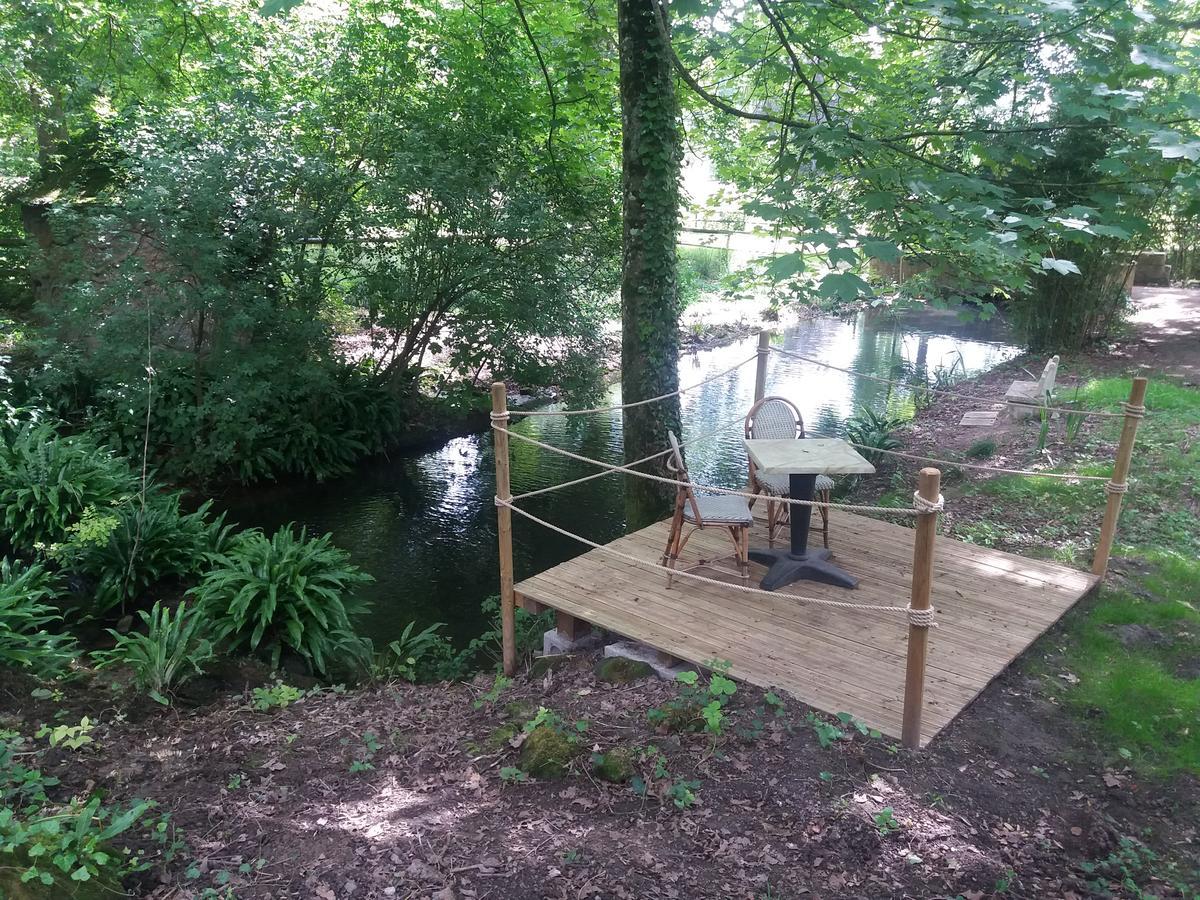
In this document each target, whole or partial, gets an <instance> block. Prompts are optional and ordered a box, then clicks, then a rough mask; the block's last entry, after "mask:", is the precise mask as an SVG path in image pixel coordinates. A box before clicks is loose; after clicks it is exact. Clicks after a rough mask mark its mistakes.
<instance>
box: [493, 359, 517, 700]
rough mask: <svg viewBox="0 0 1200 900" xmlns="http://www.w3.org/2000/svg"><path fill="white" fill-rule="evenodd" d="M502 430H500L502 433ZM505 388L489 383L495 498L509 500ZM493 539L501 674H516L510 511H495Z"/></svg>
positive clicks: (498, 384) (506, 394) (500, 509)
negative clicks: (497, 553)
mask: <svg viewBox="0 0 1200 900" xmlns="http://www.w3.org/2000/svg"><path fill="white" fill-rule="evenodd" d="M502 429H503V430H502ZM507 429H508V386H507V385H506V384H505V383H504V382H503V381H494V382H492V440H493V447H494V448H495V453H496V496H497V497H499V498H500V499H501V500H511V499H512V491H511V490H510V489H509V485H508V435H507V434H505V430H507ZM496 535H497V537H498V538H499V541H500V630H501V634H502V635H503V640H504V674H505V675H508V676H509V677H511V676H513V675H516V674H517V628H516V619H515V616H516V612H515V610H514V609H513V606H514V598H513V555H512V510H510V509H509V508H508V507H507V506H497V507H496Z"/></svg>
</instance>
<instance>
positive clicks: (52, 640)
mask: <svg viewBox="0 0 1200 900" xmlns="http://www.w3.org/2000/svg"><path fill="white" fill-rule="evenodd" d="M55 589H56V581H55V578H54V576H52V575H51V574H50V573H49V572H47V571H46V570H45V569H44V568H43V567H42V566H40V565H34V566H25V565H23V564H21V563H20V562H10V561H9V560H7V559H5V560H0V666H11V667H14V668H23V669H30V670H32V671H34V672H37V673H38V674H40V675H47V674H50V673H52V672H55V671H57V670H59V669H62V668H63V667H65V666H66V665H67V664H68V663H69V662H70V661H71V660H72V659H74V658H75V654H76V646H75V641H74V639H72V638H71V637H70V636H69V635H63V634H57V633H55V632H54V631H51V630H47V627H48V626H53V625H54V624H55V623H58V622H60V621H61V618H62V617H61V616H59V615H58V614H57V612H56V611H55V610H54V608H53V607H52V606H50V605H49V603H48V601H49V600H51V599H53V597H54V594H55Z"/></svg>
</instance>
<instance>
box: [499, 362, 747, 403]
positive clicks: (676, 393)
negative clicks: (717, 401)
mask: <svg viewBox="0 0 1200 900" xmlns="http://www.w3.org/2000/svg"><path fill="white" fill-rule="evenodd" d="M756 359H758V354H757V353H756V354H754V356H751V357H749V358H748V359H743V360H742V361H741V362H740V363H738V364H737V365H735V366H730V367H729V368H728V369H725V370H724V371H721V372H718V373H717V374H716V375H710V376H709V377H708V378H705V379H704V380H703V381H697V382H696V383H695V384H690V385H688V386H687V387H683V388H679V389H678V390H674V391H669V392H668V393H665V394H659V395H658V396H657V397H647V398H646V399H645V400H635V401H633V402H632V403H618V404H616V405H615V406H596V407H592V408H590V409H529V410H520V409H510V410H508V415H509V416H592V415H598V414H600V413H610V412H620V411H621V410H623V409H633V408H634V407H636V406H645V405H647V404H649V403H658V402H659V401H660V400H668V399H670V398H671V397H678V396H679V395H681V394H686V393H687V392H688V391H694V390H696V388H700V387H704V385H706V384H712V383H713V382H714V381H719V380H720V379H722V378H724V377H725V376H726V375H730V374H732V373H733V372H736V371H737V370H738V369H740V368H741V367H742V366H744V365H746V364H747V363H750V362H754V361H755V360H756Z"/></svg>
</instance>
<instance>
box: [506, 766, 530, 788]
mask: <svg viewBox="0 0 1200 900" xmlns="http://www.w3.org/2000/svg"><path fill="white" fill-rule="evenodd" d="M500 780H501V781H503V782H504V783H505V784H520V783H521V782H524V781H528V780H529V773H528V772H526V771H525V770H523V769H519V768H517V767H516V766H501V767H500Z"/></svg>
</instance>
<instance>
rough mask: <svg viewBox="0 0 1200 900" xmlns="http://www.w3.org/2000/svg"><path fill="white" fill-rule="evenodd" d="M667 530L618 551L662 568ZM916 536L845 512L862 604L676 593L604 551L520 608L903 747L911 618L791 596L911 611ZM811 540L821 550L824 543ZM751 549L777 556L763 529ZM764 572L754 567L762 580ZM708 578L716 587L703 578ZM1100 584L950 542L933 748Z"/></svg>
mask: <svg viewBox="0 0 1200 900" xmlns="http://www.w3.org/2000/svg"><path fill="white" fill-rule="evenodd" d="M761 508H762V507H761V506H760V507H759V510H761ZM756 511H758V510H756ZM667 524H668V523H666V522H659V523H658V524H655V525H651V526H650V527H648V528H645V529H643V530H641V531H638V532H635V533H634V534H631V535H627V536H625V537H623V538H620V539H618V540H616V541H614V542H613V543H612V544H611V545H610V546H612V547H614V548H616V549H620V550H622V551H624V552H626V553H628V554H631V555H633V556H636V557H639V558H643V559H646V560H648V561H651V562H658V560H659V559H660V558H661V554H662V549H663V545H664V544H665V543H666V540H667ZM530 527H533V528H536V527H537V526H530ZM913 535H914V532H913V531H912V530H911V529H909V528H905V527H903V526H899V525H894V524H891V523H888V522H882V521H879V520H877V519H870V518H865V517H862V516H856V515H851V514H848V513H845V512H843V511H841V510H834V511H833V515H832V519H831V521H830V544H831V549H832V550H833V553H834V561H835V562H837V563H838V564H839V565H840V566H842V567H843V568H845V569H846V570H848V571H849V572H851V573H853V574H855V575H857V576H858V577H859V578H861V583H860V584H859V586H858V588H856V589H855V590H845V589H842V588H837V587H832V586H826V585H821V584H816V583H813V582H800V583H798V584H796V585H793V586H792V587H790V588H786V589H784V590H781V591H779V592H777V594H776V595H775V596H772V597H764V596H761V595H757V594H746V593H740V592H738V591H736V590H732V589H730V590H726V589H724V588H722V587H719V586H717V585H709V584H703V583H700V582H695V581H686V580H683V579H678V580H676V582H675V585H674V587H673V588H671V589H670V590H668V589H667V587H666V579H665V577H662V576H660V575H659V574H657V573H656V572H649V571H646V570H645V569H644V568H642V567H639V566H637V565H635V564H634V563H632V562H626V561H625V560H621V559H618V558H616V557H614V556H612V555H610V554H606V553H603V552H602V551H598V550H592V551H589V552H587V553H584V554H583V555H582V556H578V557H576V558H575V559H572V560H570V561H568V562H565V563H562V564H561V565H557V566H555V567H553V568H552V569H548V570H547V571H545V572H542V573H540V574H538V575H535V576H533V577H532V578H527V579H525V580H524V581H522V582H520V583H519V584H517V585H516V593H517V598H518V601H522V600H523V599H527V600H532V601H535V602H537V603H540V604H543V605H545V606H549V607H551V608H553V609H556V610H560V611H562V612H565V613H567V614H569V615H571V616H575V617H577V618H580V619H584V620H586V621H588V622H591V623H592V624H594V625H598V626H600V627H601V628H604V629H607V630H609V631H612V632H616V633H617V634H620V635H624V636H626V637H629V638H633V639H635V640H638V641H642V642H643V643H646V644H648V645H650V646H652V647H654V648H656V649H658V650H660V651H663V652H665V653H668V654H671V655H672V656H676V657H679V658H681V659H685V660H688V661H689V662H693V663H697V664H702V663H704V662H706V661H708V660H712V659H723V660H728V661H729V662H731V663H732V674H733V675H734V676H736V677H738V678H741V679H743V680H745V681H748V682H750V683H752V684H756V685H760V686H762V687H764V688H767V687H773V688H780V689H783V690H785V691H787V692H788V693H790V694H792V695H793V696H795V697H797V698H798V699H800V700H802V701H803V702H805V703H807V704H809V705H811V706H814V707H816V708H818V709H821V710H823V711H825V712H828V713H838V712H848V713H851V714H853V715H855V716H857V717H858V718H859V719H861V720H862V721H863V722H865V723H867V724H868V725H870V726H873V727H875V728H878V729H879V730H880V731H881V732H883V733H884V734H886V735H888V736H890V737H893V738H898V737H899V736H900V723H901V712H902V708H903V694H904V666H905V652H906V643H907V634H908V624H907V621H906V619H905V617H904V616H903V615H897V614H888V613H876V612H870V611H861V610H843V609H837V608H831V607H824V606H817V605H814V604H804V603H799V602H796V601H795V600H791V599H789V594H803V595H808V596H814V597H828V598H830V599H841V600H850V601H853V602H855V603H865V604H875V605H880V606H904V605H906V604H907V603H908V597H909V589H910V577H911V573H912V544H913ZM813 537H814V538H815V539H816V540H818V541H819V540H820V536H819V534H814V535H813ZM751 545H752V546H755V545H758V546H765V545H766V532H765V526H764V525H763V524H762V523H761V522H759V523H757V524H756V526H755V530H754V533H753V534H752V536H751ZM731 549H732V545H731V544H730V542H729V539H728V536H727V535H726V534H725V533H724V532H723V531H720V530H716V529H707V530H705V531H702V532H700V533H697V534H696V535H695V536H694V537H693V538H692V539H691V541H690V542H689V543H688V545H687V548H686V549H685V551H684V559H683V560H682V562H686V563H690V562H694V561H696V560H697V559H700V558H707V559H712V558H719V557H724V556H725V555H727V554H729V553H730V552H731ZM763 571H764V570H763V568H762V567H761V566H757V565H755V566H753V567H752V574H753V575H754V576H755V578H756V580H757V578H761V577H762V574H763ZM697 574H702V575H712V574H713V573H712V572H711V571H709V570H706V569H701V570H698V572H697ZM729 580H730V581H731V582H732V581H733V580H734V579H729ZM1096 583H1097V579H1096V577H1095V576H1093V575H1091V574H1089V573H1086V572H1081V571H1077V570H1075V569H1071V568H1068V567H1066V566H1061V565H1057V564H1055V563H1050V562H1044V561H1040V560H1033V559H1026V558H1024V557H1021V556H1015V555H1013V554H1011V553H1001V552H999V551H997V550H990V549H988V548H986V547H979V546H975V545H973V544H965V543H962V542H961V541H955V540H951V539H950V538H947V537H943V536H940V535H939V537H938V540H937V543H936V550H935V559H934V575H933V596H932V603H933V606H934V607H935V608H936V609H937V612H938V616H937V622H938V627H937V628H933V629H931V631H930V637H929V660H928V668H927V674H926V686H925V709H924V713H923V716H922V727H921V738H922V743H925V742H927V741H929V740H930V739H931V738H933V737H934V736H935V735H937V733H938V732H939V731H941V730H942V729H943V728H944V727H946V725H948V724H949V723H950V721H951V720H952V719H953V718H954V717H955V716H956V715H958V713H959V712H961V711H962V710H963V708H965V707H966V705H967V704H968V703H970V702H971V700H973V699H974V698H975V696H976V695H977V694H979V692H980V691H982V690H983V689H984V687H986V686H987V684H988V683H989V682H990V681H991V680H992V679H993V678H995V677H996V676H997V675H999V674H1000V673H1001V672H1002V671H1003V670H1004V669H1005V668H1006V667H1007V666H1008V665H1009V663H1011V662H1012V661H1013V660H1014V659H1015V658H1016V657H1017V656H1018V655H1020V654H1021V652H1022V651H1024V650H1025V648H1026V647H1028V646H1029V645H1030V644H1031V643H1032V642H1033V641H1034V639H1035V638H1037V637H1038V636H1039V635H1040V634H1042V633H1043V632H1044V631H1045V630H1046V629H1047V628H1049V627H1050V626H1051V625H1053V624H1054V622H1056V621H1057V620H1058V618H1059V617H1060V616H1062V615H1063V613H1065V612H1066V611H1067V610H1068V609H1070V607H1071V606H1072V605H1073V604H1074V603H1075V602H1076V601H1077V600H1079V599H1080V598H1081V597H1083V596H1084V595H1085V594H1087V593H1088V592H1089V591H1090V590H1091V589H1092V588H1093V587H1095V585H1096Z"/></svg>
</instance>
